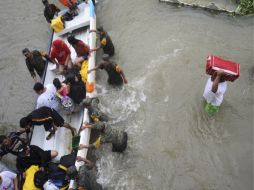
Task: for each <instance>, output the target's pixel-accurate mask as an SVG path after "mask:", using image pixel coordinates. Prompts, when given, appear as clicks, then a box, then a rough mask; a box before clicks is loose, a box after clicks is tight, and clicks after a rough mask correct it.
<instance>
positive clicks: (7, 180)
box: [0, 171, 17, 190]
mask: <svg viewBox="0 0 254 190" xmlns="http://www.w3.org/2000/svg"><path fill="white" fill-rule="evenodd" d="M0 176H1V177H2V184H1V185H0V190H14V183H13V180H14V179H15V178H16V177H17V174H15V173H13V172H10V171H3V172H1V173H0Z"/></svg>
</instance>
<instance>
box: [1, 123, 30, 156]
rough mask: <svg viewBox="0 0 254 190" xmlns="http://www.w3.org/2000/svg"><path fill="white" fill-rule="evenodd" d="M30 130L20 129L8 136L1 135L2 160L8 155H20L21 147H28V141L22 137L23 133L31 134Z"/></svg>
mask: <svg viewBox="0 0 254 190" xmlns="http://www.w3.org/2000/svg"><path fill="white" fill-rule="evenodd" d="M29 132H30V129H28V128H27V129H26V128H24V129H20V130H19V131H18V132H11V133H9V134H8V135H0V145H1V147H0V159H1V158H2V157H3V156H4V155H6V154H8V153H11V154H13V155H15V156H17V155H18V150H19V148H20V147H22V146H23V147H24V146H26V145H27V140H28V139H25V138H22V137H21V135H22V134H23V133H27V134H28V133H29Z"/></svg>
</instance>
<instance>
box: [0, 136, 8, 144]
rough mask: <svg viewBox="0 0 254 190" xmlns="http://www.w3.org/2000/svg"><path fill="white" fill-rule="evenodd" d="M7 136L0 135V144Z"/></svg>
mask: <svg viewBox="0 0 254 190" xmlns="http://www.w3.org/2000/svg"><path fill="white" fill-rule="evenodd" d="M6 138H7V137H6V136H5V135H0V144H2V143H3V141H4V139H6Z"/></svg>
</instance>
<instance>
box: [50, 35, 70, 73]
mask: <svg viewBox="0 0 254 190" xmlns="http://www.w3.org/2000/svg"><path fill="white" fill-rule="evenodd" d="M50 58H51V60H52V61H53V62H54V63H57V62H58V64H59V72H60V74H65V72H66V70H67V69H70V68H72V62H71V51H70V49H69V47H68V46H67V45H66V43H64V41H63V40H60V39H57V40H54V41H53V43H52V49H51V53H50ZM56 60H57V62H56Z"/></svg>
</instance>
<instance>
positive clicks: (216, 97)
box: [203, 77, 227, 106]
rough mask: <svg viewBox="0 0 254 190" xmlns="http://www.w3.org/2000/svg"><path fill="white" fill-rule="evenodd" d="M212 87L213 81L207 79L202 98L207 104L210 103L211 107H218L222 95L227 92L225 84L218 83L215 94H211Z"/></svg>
mask: <svg viewBox="0 0 254 190" xmlns="http://www.w3.org/2000/svg"><path fill="white" fill-rule="evenodd" d="M212 85H213V81H212V80H211V77H209V78H208V80H207V82H206V86H205V90H204V94H203V96H204V98H205V99H206V101H207V103H211V104H212V105H213V106H220V105H221V103H222V101H223V95H224V93H225V92H226V90H227V82H226V81H225V82H220V83H219V84H218V90H217V92H216V93H213V92H212Z"/></svg>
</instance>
